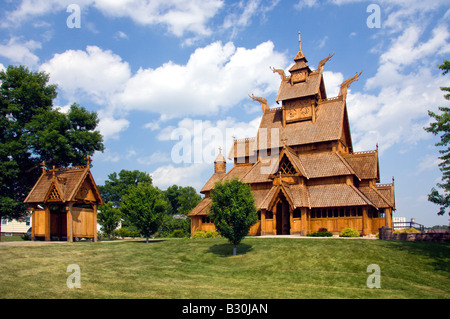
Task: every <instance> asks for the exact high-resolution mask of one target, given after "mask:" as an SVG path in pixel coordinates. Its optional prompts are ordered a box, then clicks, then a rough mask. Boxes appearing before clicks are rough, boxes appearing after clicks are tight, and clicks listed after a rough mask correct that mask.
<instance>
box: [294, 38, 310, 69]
mask: <svg viewBox="0 0 450 319" xmlns="http://www.w3.org/2000/svg"><path fill="white" fill-rule="evenodd" d="M301 60H303V62H308V60H306V58H305V55H304V54H303V51H302V37H301V35H300V31H298V53H297V55H296V56H295V58H294V61H295V62H298V61H301Z"/></svg>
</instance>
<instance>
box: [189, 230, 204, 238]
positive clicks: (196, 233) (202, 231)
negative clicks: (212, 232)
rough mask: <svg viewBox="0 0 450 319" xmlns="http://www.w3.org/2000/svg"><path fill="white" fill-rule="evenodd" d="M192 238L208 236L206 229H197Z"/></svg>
mask: <svg viewBox="0 0 450 319" xmlns="http://www.w3.org/2000/svg"><path fill="white" fill-rule="evenodd" d="M192 238H206V232H205V231H204V230H197V231H196V232H195V233H193V234H192Z"/></svg>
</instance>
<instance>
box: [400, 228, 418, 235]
mask: <svg viewBox="0 0 450 319" xmlns="http://www.w3.org/2000/svg"><path fill="white" fill-rule="evenodd" d="M394 233H397V234H398V233H420V231H418V230H417V229H415V228H403V229H399V230H396V231H394Z"/></svg>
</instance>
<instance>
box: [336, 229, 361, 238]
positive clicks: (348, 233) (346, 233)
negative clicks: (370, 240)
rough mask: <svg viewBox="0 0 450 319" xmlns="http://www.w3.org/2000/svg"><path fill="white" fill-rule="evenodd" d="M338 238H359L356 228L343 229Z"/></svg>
mask: <svg viewBox="0 0 450 319" xmlns="http://www.w3.org/2000/svg"><path fill="white" fill-rule="evenodd" d="M339 236H340V237H359V231H358V230H357V229H356V228H350V227H347V228H344V229H343V230H342V231H341V234H340V235H339Z"/></svg>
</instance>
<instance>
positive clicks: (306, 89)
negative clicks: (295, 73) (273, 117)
mask: <svg viewBox="0 0 450 319" xmlns="http://www.w3.org/2000/svg"><path fill="white" fill-rule="evenodd" d="M298 64H299V63H298V62H297V63H296V64H295V66H296V65H298ZM298 67H299V68H300V66H298ZM321 81H322V72H320V71H318V72H313V73H311V74H309V75H308V77H307V80H306V81H304V82H299V83H295V84H292V83H291V82H290V81H281V84H280V88H279V89H278V94H277V99H276V101H277V102H279V101H284V100H289V99H295V98H300V97H305V96H310V95H316V94H318V93H319V88H320V83H321Z"/></svg>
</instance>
